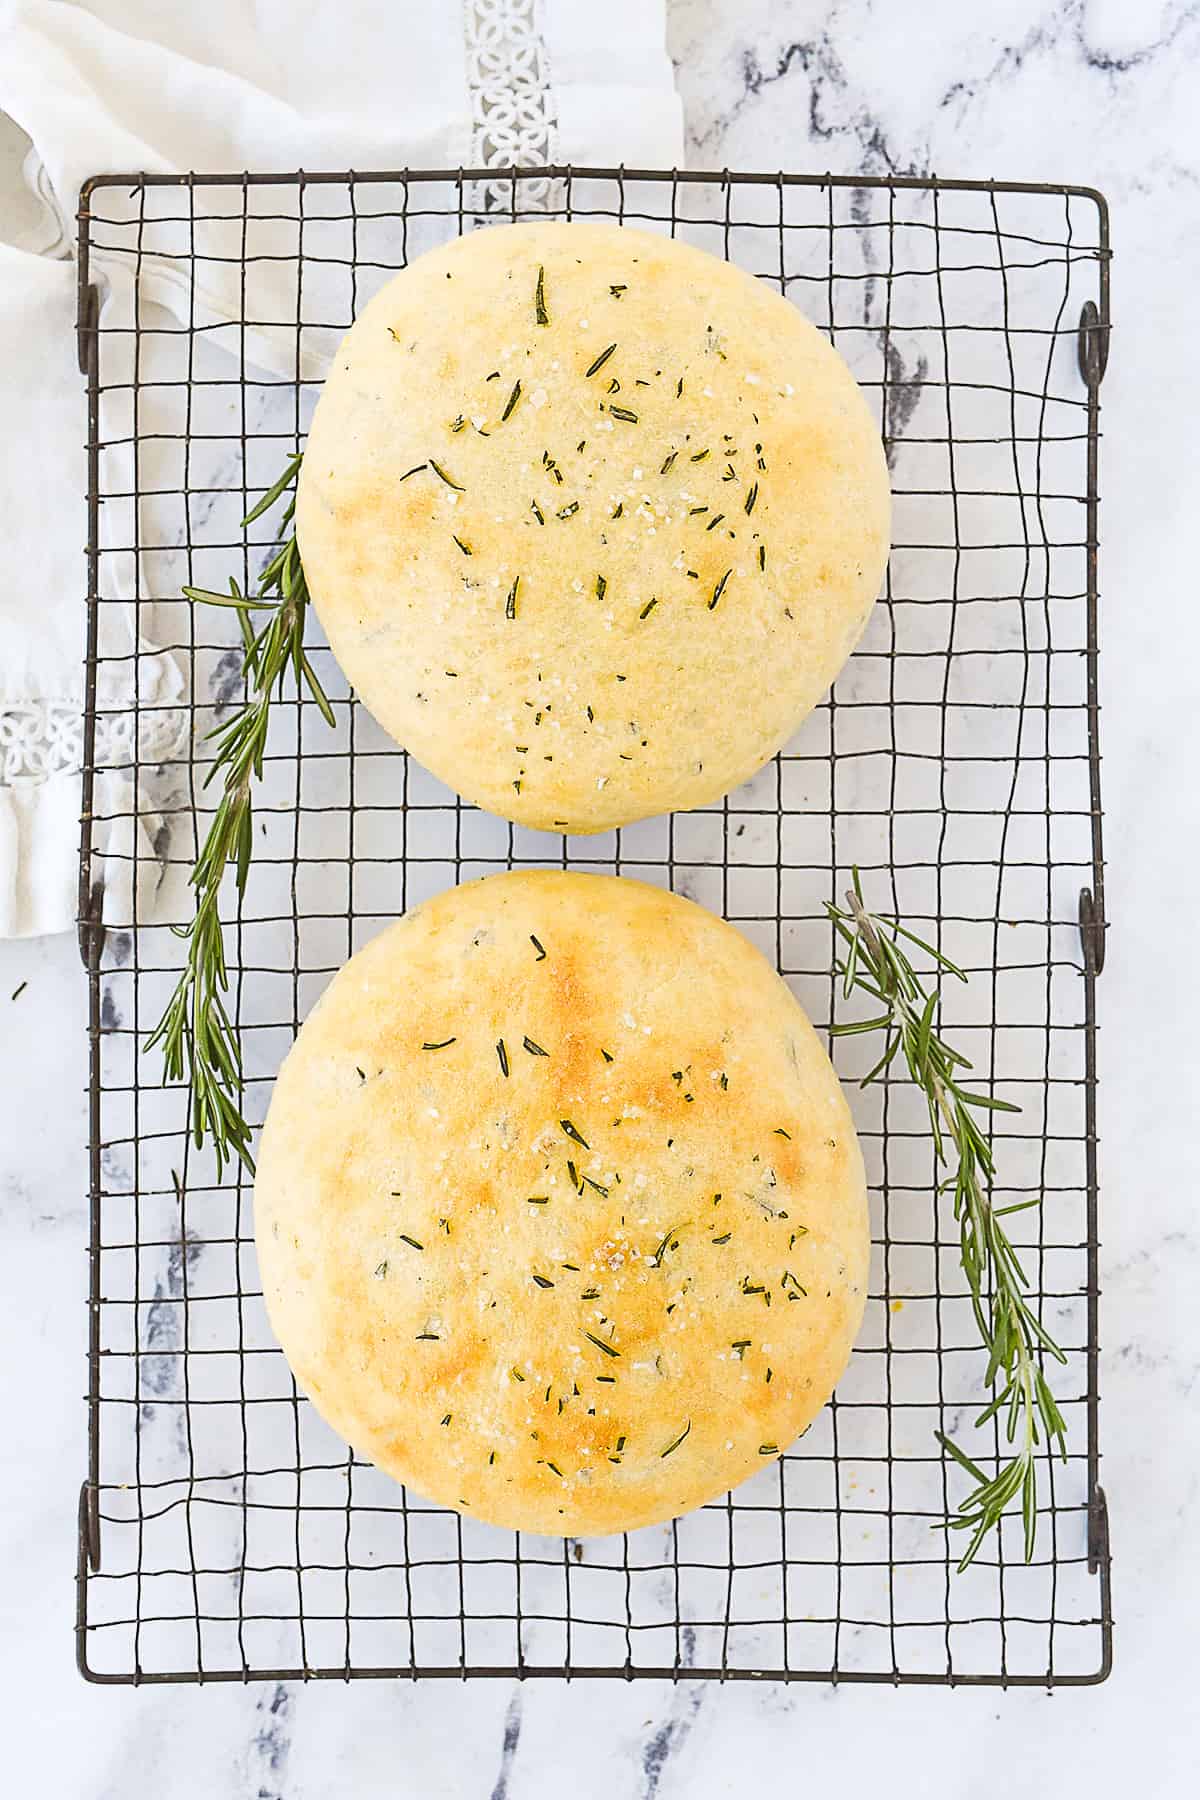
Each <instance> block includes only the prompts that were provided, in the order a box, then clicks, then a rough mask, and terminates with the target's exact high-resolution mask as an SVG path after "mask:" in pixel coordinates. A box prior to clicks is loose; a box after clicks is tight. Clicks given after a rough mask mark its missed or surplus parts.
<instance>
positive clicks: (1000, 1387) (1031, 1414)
mask: <svg viewBox="0 0 1200 1800" xmlns="http://www.w3.org/2000/svg"><path fill="white" fill-rule="evenodd" d="M826 905H827V910H828V912H829V916H830V918H831V919H832V920H833V923H834V925H835V927H836V929H837V932H838V935H839V937H840V938H841V939H842V941H843V943H844V944H845V945H846V953H845V956H844V957H839V958H838V959H837V960H836V968H837V972H838V974H839V975H840V976H841V977H842V993H843V996H844V997H847V998H848V997H849V995H850V994H851V992H852V991H853V990H854V989H855V988H857V989H859V990H860V991H861V992H863V993H866V994H869V995H870V996H871V998H872V999H873V1000H875V1001H876V1002H878V1004H879V1005H880V1006H881V1007H882V1009H883V1010H882V1011H881V1012H880V1013H878V1014H877V1015H876V1016H874V1017H872V1018H869V1019H862V1020H859V1021H857V1022H856V1023H854V1024H845V1025H834V1026H833V1027H832V1031H833V1035H834V1036H836V1037H847V1036H850V1035H852V1034H855V1033H859V1032H869V1031H882V1032H884V1033H885V1038H886V1042H885V1047H884V1051H883V1054H882V1056H881V1057H880V1058H879V1060H878V1062H877V1063H876V1064H875V1066H874V1067H873V1068H872V1069H871V1070H870V1072H869V1073H868V1074H867V1075H866V1076H865V1077H864V1079H863V1086H864V1087H865V1086H866V1085H867V1083H868V1082H871V1081H875V1080H877V1079H878V1078H879V1076H881V1075H882V1074H883V1073H884V1071H885V1070H886V1069H887V1068H888V1067H889V1066H890V1064H891V1063H892V1062H893V1060H894V1059H895V1057H896V1056H897V1055H901V1056H903V1059H904V1062H905V1064H906V1065H907V1068H908V1072H909V1075H910V1077H911V1079H912V1080H913V1081H914V1082H915V1084H916V1085H917V1087H918V1088H920V1090H921V1092H922V1094H923V1096H924V1099H925V1104H926V1107H927V1108H928V1112H929V1127H930V1130H931V1132H932V1134H933V1148H934V1155H935V1157H936V1159H937V1162H938V1163H939V1164H941V1165H943V1166H944V1167H945V1168H946V1169H947V1170H948V1171H949V1174H948V1176H947V1179H946V1181H945V1182H944V1183H943V1186H942V1189H941V1191H942V1192H952V1193H953V1195H954V1217H955V1220H956V1222H957V1224H958V1228H959V1234H960V1253H961V1257H962V1267H963V1273H964V1275H965V1276H966V1280H967V1286H968V1288H969V1289H970V1294H971V1307H972V1310H973V1312H974V1314H975V1322H976V1324H977V1326H978V1328H979V1334H980V1337H981V1338H982V1339H983V1344H984V1348H985V1349H986V1350H987V1353H988V1362H987V1372H986V1375H985V1377H984V1380H985V1382H986V1384H987V1385H988V1386H989V1387H990V1388H992V1398H991V1399H990V1401H989V1402H988V1404H987V1405H986V1406H985V1407H984V1408H983V1410H982V1412H981V1413H980V1414H979V1416H978V1418H977V1419H976V1421H975V1424H976V1426H977V1427H978V1426H980V1425H984V1424H986V1423H987V1421H988V1420H989V1419H992V1418H996V1417H998V1416H1002V1417H1003V1419H1004V1428H1005V1435H1006V1437H1007V1439H1008V1442H1009V1444H1010V1445H1012V1446H1013V1449H1012V1454H1011V1455H1010V1457H1009V1459H1008V1461H1007V1462H1006V1463H1005V1464H1004V1465H1003V1467H1002V1468H1000V1469H998V1470H997V1472H996V1474H995V1475H992V1476H988V1475H985V1474H984V1472H983V1470H982V1469H981V1468H980V1467H979V1465H978V1464H977V1463H975V1462H973V1461H972V1459H971V1458H970V1457H969V1456H968V1455H967V1454H966V1452H965V1451H963V1450H961V1449H960V1448H959V1446H958V1445H957V1444H955V1443H953V1442H952V1441H951V1439H950V1438H948V1437H946V1436H945V1434H944V1433H943V1432H940V1431H939V1432H938V1433H937V1437H938V1441H939V1442H940V1443H941V1445H942V1447H943V1449H944V1450H946V1451H947V1452H948V1453H949V1454H950V1455H951V1456H952V1457H953V1458H954V1460H955V1461H956V1462H957V1463H959V1464H961V1466H962V1467H963V1468H964V1469H965V1470H966V1471H967V1473H968V1475H970V1477H971V1479H972V1480H973V1481H974V1482H975V1487H974V1488H973V1489H972V1491H971V1492H970V1493H969V1494H968V1495H967V1497H966V1499H965V1500H963V1501H962V1502H961V1503H960V1505H959V1507H958V1514H957V1517H955V1518H953V1519H950V1520H949V1521H948V1524H949V1527H950V1529H951V1530H954V1531H967V1532H969V1533H970V1538H969V1541H968V1543H967V1548H966V1551H965V1552H964V1554H963V1556H962V1559H961V1561H960V1562H959V1565H958V1567H959V1569H960V1571H961V1570H963V1569H965V1568H966V1567H967V1565H968V1564H969V1563H970V1562H972V1561H973V1559H974V1557H975V1555H976V1552H977V1551H978V1549H979V1547H980V1545H981V1543H982V1542H983V1540H984V1538H985V1537H986V1536H987V1534H988V1532H990V1531H992V1530H994V1529H996V1528H998V1526H999V1524H1000V1520H1001V1518H1002V1517H1003V1515H1004V1513H1005V1512H1006V1511H1007V1510H1008V1508H1009V1506H1010V1505H1011V1503H1012V1502H1013V1501H1014V1500H1016V1499H1017V1498H1018V1497H1019V1498H1020V1504H1021V1512H1022V1517H1023V1520H1024V1526H1025V1560H1026V1562H1030V1561H1032V1558H1033V1551H1034V1541H1035V1537H1036V1532H1037V1467H1036V1462H1035V1455H1036V1451H1037V1448H1038V1445H1039V1444H1040V1443H1041V1442H1042V1438H1043V1435H1044V1437H1045V1441H1046V1443H1047V1445H1049V1446H1053V1445H1055V1444H1057V1445H1058V1448H1059V1450H1060V1451H1061V1453H1062V1455H1063V1458H1064V1460H1065V1458H1066V1422H1065V1420H1064V1419H1063V1416H1062V1414H1061V1412H1060V1411H1059V1409H1058V1405H1057V1403H1056V1401H1055V1399H1054V1395H1053V1394H1052V1393H1051V1391H1050V1386H1049V1383H1048V1382H1047V1380H1046V1374H1045V1370H1044V1368H1043V1366H1042V1360H1041V1353H1045V1354H1047V1355H1050V1356H1052V1357H1055V1358H1056V1359H1057V1360H1058V1361H1059V1362H1065V1361H1066V1357H1065V1356H1064V1355H1063V1353H1062V1351H1061V1350H1060V1349H1059V1347H1058V1345H1057V1344H1056V1343H1055V1342H1054V1340H1053V1338H1052V1337H1051V1336H1050V1335H1049V1333H1048V1332H1047V1331H1046V1329H1045V1327H1044V1326H1043V1324H1042V1322H1041V1320H1040V1319H1039V1318H1038V1317H1037V1315H1036V1314H1035V1313H1034V1311H1033V1310H1032V1308H1031V1307H1030V1305H1029V1301H1028V1298H1027V1295H1028V1292H1029V1282H1028V1279H1027V1277H1026V1275H1025V1272H1024V1270H1023V1269H1022V1267H1021V1263H1020V1260H1019V1258H1018V1256H1017V1253H1016V1250H1015V1249H1014V1248H1013V1244H1012V1241H1011V1239H1010V1238H1009V1236H1008V1234H1007V1232H1006V1231H1005V1229H1004V1226H1003V1225H1002V1224H1001V1219H1002V1217H1003V1216H1004V1215H1005V1214H1006V1213H1010V1212H1016V1211H1018V1210H1020V1209H1022V1208H1023V1207H1025V1206H1027V1205H1036V1204H1037V1202H1036V1201H1022V1202H1019V1203H1018V1205H1017V1206H1006V1207H999V1208H995V1207H993V1206H992V1200H991V1188H992V1182H993V1179H994V1176H995V1164H994V1160H993V1155H992V1146H991V1144H990V1142H989V1141H988V1137H987V1134H986V1132H985V1131H984V1129H983V1128H982V1127H981V1124H980V1121H979V1118H978V1116H977V1115H978V1114H979V1113H980V1112H1019V1111H1020V1108H1019V1107H1016V1106H1013V1105H1011V1104H1010V1103H1009V1102H1008V1101H1006V1100H997V1099H996V1098H994V1097H993V1096H989V1095H986V1094H976V1093H973V1092H969V1091H968V1090H967V1089H966V1088H964V1087H963V1086H962V1085H961V1083H960V1081H959V1072H960V1071H962V1070H966V1069H969V1068H970V1066H971V1065H970V1063H969V1062H968V1061H967V1059H966V1057H965V1056H963V1055H962V1054H961V1052H960V1051H957V1050H955V1049H953V1048H952V1047H951V1045H949V1044H948V1043H947V1042H946V1040H945V1039H944V1038H943V1037H942V1036H941V1033H940V1032H939V1031H938V1030H937V1028H936V1025H935V1020H936V1018H937V1014H938V1007H939V1000H940V988H939V986H937V985H934V986H932V987H930V988H926V986H925V985H924V984H923V983H922V981H921V979H920V977H919V976H918V975H917V973H916V971H915V969H914V968H913V965H912V962H911V960H910V958H909V956H908V954H907V952H906V950H905V948H904V944H905V943H908V944H914V945H916V946H917V948H918V949H920V950H923V951H925V952H926V954H927V955H929V956H931V957H932V958H933V960H934V963H935V964H936V965H937V968H938V970H939V971H944V972H945V973H946V974H949V975H953V976H956V977H957V978H958V979H959V980H960V981H965V980H966V976H965V975H964V974H963V971H962V970H961V969H960V968H958V967H957V966H956V965H955V964H954V963H952V962H951V961H950V959H949V957H946V956H943V955H942V953H941V951H939V950H936V949H934V947H933V946H932V945H931V944H927V943H925V942H924V941H923V939H921V938H919V937H916V936H915V935H914V933H913V932H911V931H909V930H907V929H906V928H905V927H904V926H903V925H901V924H900V922H899V920H896V919H886V920H885V919H881V918H879V917H878V916H877V915H876V914H874V913H870V912H868V911H867V910H866V907H865V905H864V903H863V894H862V883H861V882H860V880H859V874H858V870H857V869H855V871H854V885H853V887H852V888H851V889H850V890H849V891H848V892H847V894H846V906H847V909H848V910H846V911H843V910H842V909H841V908H840V907H837V906H834V905H832V904H831V903H829V902H827V903H826ZM902 940H903V941H902Z"/></svg>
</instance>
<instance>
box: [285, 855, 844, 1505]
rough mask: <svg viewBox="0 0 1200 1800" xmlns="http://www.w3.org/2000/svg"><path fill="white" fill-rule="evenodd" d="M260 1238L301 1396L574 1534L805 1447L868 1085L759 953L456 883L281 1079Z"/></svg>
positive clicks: (826, 1353) (625, 905)
mask: <svg viewBox="0 0 1200 1800" xmlns="http://www.w3.org/2000/svg"><path fill="white" fill-rule="evenodd" d="M609 1059H611V1060H609ZM255 1231H256V1236H257V1242H258V1254H259V1261H260V1267H261V1273H262V1280H263V1291H264V1293H265V1296H266V1301H267V1306H268V1309H269V1312H270V1316H271V1320H272V1323H273V1325H274V1327H275V1330H276V1332H277V1333H278V1336H279V1339H280V1342H281V1343H282V1345H283V1347H284V1350H285V1351H286V1353H287V1356H288V1359H289V1361H290V1363H291V1365H292V1368H293V1371H294V1373H295V1375H296V1379H297V1381H298V1382H299V1383H300V1385H301V1387H302V1388H304V1389H305V1391H306V1392H307V1393H308V1394H309V1395H310V1396H311V1398H312V1400H313V1402H314V1404H315V1405H316V1406H317V1408H318V1410H319V1411H320V1412H321V1413H322V1414H323V1415H324V1416H325V1417H326V1418H327V1419H328V1420H329V1422H330V1423H331V1424H332V1425H333V1426H334V1427H335V1428H336V1429H337V1430H338V1431H339V1432H341V1433H342V1435H343V1436H345V1437H346V1438H348V1439H349V1441H350V1442H351V1443H352V1444H353V1445H354V1447H355V1449H356V1450H357V1451H359V1452H360V1453H361V1454H362V1455H363V1456H365V1457H367V1458H369V1459H370V1460H371V1461H373V1462H375V1463H377V1464H378V1465H379V1466H380V1467H382V1468H384V1469H386V1470H388V1471H389V1472H390V1473H391V1474H393V1475H394V1476H396V1478H397V1479H399V1480H403V1481H406V1482H409V1483H411V1485H412V1486H413V1487H414V1488H416V1489H417V1490H419V1491H420V1492H421V1493H423V1494H426V1495H428V1496H429V1497H431V1498H432V1499H434V1500H436V1501H439V1502H441V1503H443V1504H445V1505H448V1506H452V1507H456V1508H460V1509H462V1510H464V1511H468V1512H470V1513H471V1514H473V1515H474V1516H476V1517H478V1518H481V1519H485V1520H489V1521H491V1522H493V1523H496V1524H500V1525H505V1526H510V1527H515V1528H520V1529H524V1530H531V1531H541V1532H548V1533H561V1534H564V1535H572V1536H573V1535H594V1534H600V1533H605V1532H613V1531H621V1530H627V1529H632V1528H633V1527H635V1526H639V1525H645V1524H649V1523H652V1522H654V1521H657V1520H662V1519H667V1518H671V1517H674V1516H675V1515H677V1514H679V1513H681V1512H684V1511H686V1510H688V1509H689V1508H691V1507H694V1506H697V1505H699V1504H701V1503H702V1502H704V1501H707V1500H710V1499H712V1498H713V1497H714V1496H716V1495H719V1494H721V1493H723V1492H724V1491H725V1490H726V1489H727V1488H728V1487H730V1486H732V1485H733V1484H735V1483H736V1482H738V1481H740V1480H742V1479H743V1478H744V1477H746V1476H747V1475H749V1474H751V1473H752V1472H753V1471H754V1470H755V1469H756V1468H758V1467H760V1466H761V1465H762V1464H763V1462H764V1461H766V1460H768V1459H771V1458H773V1457H774V1456H775V1455H777V1454H778V1453H779V1452H781V1451H783V1450H785V1449H786V1448H787V1446H788V1445H789V1444H790V1443H791V1442H792V1441H793V1439H794V1438H795V1437H796V1435H797V1434H798V1433H799V1432H800V1431H802V1430H803V1429H804V1428H805V1426H806V1425H807V1424H808V1423H809V1421H810V1420H811V1419H812V1418H813V1416H814V1415H815V1414H816V1413H817V1411H818V1410H819V1409H820V1408H821V1407H822V1406H823V1405H824V1403H825V1401H826V1400H827V1398H828V1396H829V1394H830V1392H831V1390H832V1388H833V1385H834V1382H835V1381H836V1380H837V1378H838V1376H839V1375H840V1374H841V1372H842V1369H843V1367H844V1365H845V1362H846V1359H847V1357H848V1355H849V1352H850V1347H851V1344H852V1342H853V1339H854V1335H855V1333H856V1331H857V1329H858V1325H859V1322H860V1320H861V1317H862V1310H863V1303H864V1298H865V1293H866V1282H867V1260H868V1251H869V1240H868V1228H867V1209H866V1193H865V1184H864V1176H863V1166H862V1158H861V1155H860V1153H859V1148H858V1143H857V1140H856V1138H855V1135H854V1130H853V1126H852V1124H851V1120H850V1115H849V1111H848V1109H847V1106H846V1103H845V1099H844V1097H843V1095H842V1092H841V1089H840V1087H839V1085H838V1082H837V1079H836V1077H835V1075H834V1073H833V1070H832V1068H831V1067H830V1064H829V1061H828V1058H827V1057H826V1055H825V1052H824V1050H823V1049H822V1047H821V1045H820V1043H819V1042H818V1040H817V1037H816V1034H815V1033H814V1031H813V1029H812V1027H811V1026H810V1024H809V1023H808V1020H807V1019H806V1018H805V1016H804V1014H803V1012H802V1011H801V1009H800V1007H799V1006H798V1005H797V1003H796V1001H795V1000H794V999H793V997H792V995H791V994H790V992H789V991H788V989H787V987H786V986H785V984H784V983H783V982H782V981H781V980H780V979H779V977H778V976H777V975H776V974H775V973H774V971H773V970H772V969H771V968H770V967H769V966H768V964H767V963H766V962H765V961H764V959H763V958H762V957H761V956H760V955H759V953H758V951H757V950H755V949H754V948H753V947H752V946H751V945H750V944H749V943H747V941H746V940H745V939H744V938H743V937H742V936H741V935H740V934H739V933H738V932H736V931H734V930H733V929H732V927H730V926H728V925H726V924H725V923H723V922H722V921H721V920H719V919H716V918H714V917H713V916H712V915H711V914H709V913H707V912H705V911H703V910H702V909H701V908H700V907H698V906H695V905H693V904H692V903H691V902H690V901H688V900H684V899H681V898H679V897H677V896H675V895H672V894H668V893H663V892H660V891H659V890H657V889H655V888H650V887H644V886H642V885H641V884H640V883H638V882H632V881H625V880H615V879H613V878H611V877H604V876H595V875H585V874H576V873H569V874H568V873H559V872H554V871H541V870H539V871H531V872H527V873H526V872H522V873H518V874H510V875H497V876H492V877H489V878H488V879H486V880H484V881H480V882H473V883H471V884H469V885H467V886H465V887H461V888H457V889H454V890H452V891H451V892H449V893H445V894H442V895H440V896H439V897H438V898H437V899H435V900H432V901H429V902H428V903H427V904H426V905H424V906H422V907H420V908H419V909H418V910H417V911H415V912H413V913H411V914H409V915H408V916H407V917H406V918H404V919H402V920H400V921H399V922H398V923H397V924H395V925H393V926H391V927H390V928H389V929H388V930H386V931H385V932H383V933H382V934H381V935H380V936H379V937H377V938H376V939H375V940H374V941H373V942H372V943H371V944H369V945H368V946H367V948H366V949H365V950H362V951H360V952H359V954H358V955H357V956H355V957H354V958H353V960H352V961H351V962H350V963H349V964H347V966H346V967H345V968H344V969H342V970H341V971H340V973H339V974H338V975H337V976H336V977H335V979H334V981H333V982H332V983H331V985H330V987H329V988H328V990H327V991H326V993H325V995H324V997H323V998H322V1000H321V1002H320V1003H319V1005H318V1006H317V1008H316V1009H315V1011H314V1012H313V1014H312V1016H311V1017H310V1019H309V1020H308V1022H307V1023H306V1024H305V1026H304V1028H303V1030H302V1031H301V1033H300V1036H299V1038H298V1039H297V1042H296V1045H295V1047H294V1048H293V1050H292V1052H291V1054H290V1055H289V1057H288V1058H287V1060H286V1062H285V1063H284V1066H283V1069H282V1071H281V1073H280V1076H279V1080H278V1082H277V1084H276V1089H275V1094H274V1098H273V1100H272V1103H271V1109H270V1114H269V1117H268V1119H267V1123H266V1127H265V1130H264V1132H263V1139H262V1148H261V1155H260V1160H259V1169H258V1177H257V1181H256V1186H255Z"/></svg>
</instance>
